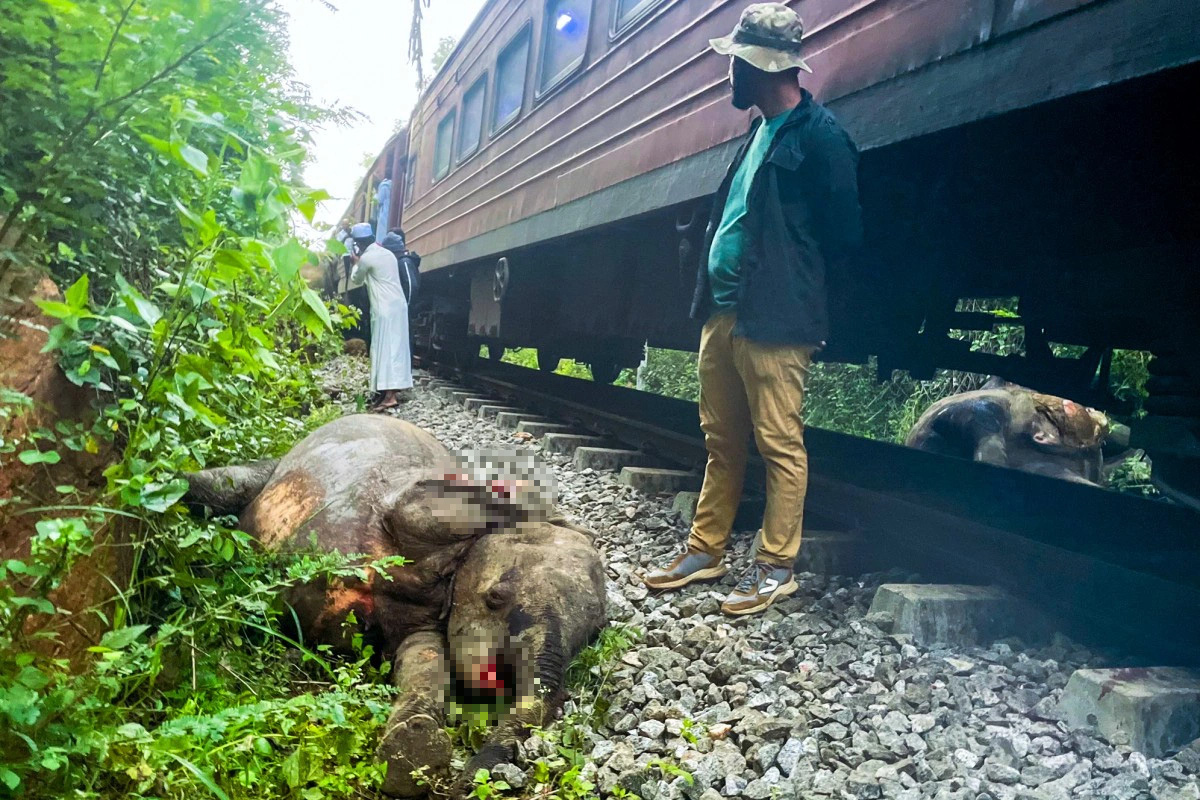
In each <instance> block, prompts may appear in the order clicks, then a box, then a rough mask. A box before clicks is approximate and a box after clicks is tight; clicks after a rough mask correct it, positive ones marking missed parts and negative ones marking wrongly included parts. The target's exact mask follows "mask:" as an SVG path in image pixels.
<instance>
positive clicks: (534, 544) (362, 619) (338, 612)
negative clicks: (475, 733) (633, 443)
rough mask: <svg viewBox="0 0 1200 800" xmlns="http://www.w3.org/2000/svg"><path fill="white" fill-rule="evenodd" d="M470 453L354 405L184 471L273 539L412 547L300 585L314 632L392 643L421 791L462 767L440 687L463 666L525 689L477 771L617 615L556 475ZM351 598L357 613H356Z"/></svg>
mask: <svg viewBox="0 0 1200 800" xmlns="http://www.w3.org/2000/svg"><path fill="white" fill-rule="evenodd" d="M460 467H461V465H460V464H459V463H458V462H457V461H456V459H455V458H454V457H453V456H452V455H451V454H450V453H449V451H447V450H446V449H445V448H444V447H443V446H442V445H441V443H439V442H438V441H437V440H436V439H435V438H433V437H432V436H430V435H429V434H428V433H426V432H425V431H422V430H421V429H419V428H417V427H415V426H413V425H410V424H409V423H406V422H403V421H401V420H397V419H394V418H392V417H386V416H377V415H355V416H349V417H343V418H341V419H338V420H335V421H333V422H330V423H328V424H326V425H324V426H322V427H321V428H319V429H317V430H316V431H314V432H313V433H312V434H310V435H309V436H308V437H306V438H305V439H304V440H302V441H301V442H299V443H298V444H297V445H296V446H295V447H293V448H292V450H291V451H289V452H288V453H287V455H285V456H284V457H283V458H281V459H279V460H277V461H274V460H273V461H263V462H258V463H254V464H249V465H245V466H233V467H223V468H219V469H211V470H205V471H203V472H199V473H195V474H192V475H188V476H187V477H188V480H189V482H190V488H189V491H188V494H187V495H186V497H185V501H186V502H188V503H189V505H191V506H192V507H193V508H196V507H200V506H202V507H206V508H208V509H210V510H212V511H214V512H215V513H218V514H224V515H227V514H236V515H238V516H239V520H240V526H241V527H242V529H243V530H245V531H246V532H248V533H250V534H252V535H253V536H254V537H255V538H257V539H258V541H259V542H261V543H262V544H263V545H264V546H265V547H267V548H270V549H273V550H281V551H296V550H305V549H309V548H310V547H312V545H313V544H314V543H315V545H316V547H317V548H318V549H319V550H324V551H334V552H341V553H346V554H364V555H367V556H369V557H372V558H381V557H387V556H395V555H399V556H404V557H405V558H406V559H408V560H409V562H410V563H408V564H405V565H404V566H398V567H392V568H389V569H388V570H387V575H380V574H373V575H371V577H370V579H369V580H367V581H359V580H357V579H348V580H344V581H337V582H335V583H327V582H323V581H322V582H314V583H311V584H307V585H304V586H301V587H298V588H296V589H294V590H293V591H292V592H291V594H290V595H289V597H288V602H289V603H290V605H291V606H292V607H293V609H295V612H296V618H297V619H298V621H299V626H300V633H301V634H302V635H303V637H304V640H305V641H306V642H309V643H314V644H329V645H331V646H333V647H334V648H335V649H339V650H342V651H346V650H348V649H349V643H350V639H351V636H352V635H353V634H355V633H361V634H362V635H363V636H364V640H365V641H367V642H369V643H371V644H372V645H373V646H374V647H375V649H376V651H377V652H380V653H384V654H389V655H390V656H391V657H393V659H394V662H393V663H394V670H393V674H394V675H395V678H396V680H397V684H398V686H399V687H400V689H401V692H402V694H401V696H400V698H399V699H398V701H397V703H396V706H395V708H394V709H393V712H392V716H391V719H390V720H389V722H388V725H387V730H386V733H385V736H384V740H383V741H382V743H381V744H380V750H379V752H380V756H381V757H383V758H385V759H386V760H387V761H388V764H389V767H388V777H387V782H386V785H385V791H388V792H389V793H392V794H402V795H415V794H419V793H422V792H423V789H421V788H420V787H418V786H417V785H416V783H415V782H414V781H413V780H412V778H411V777H410V772H411V770H412V769H414V768H418V767H422V766H423V767H427V768H428V772H429V774H430V775H431V776H432V775H437V773H439V772H442V771H444V770H445V769H446V768H447V767H448V766H449V763H450V742H449V739H448V738H447V737H446V734H445V732H444V730H443V728H442V723H443V709H442V702H443V700H444V698H445V690H446V688H447V685H448V683H450V681H451V668H452V669H453V672H454V674H456V675H457V676H458V677H459V678H460V679H461V680H462V682H463V683H464V684H465V685H466V686H467V687H468V688H470V689H473V690H477V691H490V692H497V691H504V692H506V693H509V694H511V696H512V699H513V711H512V712H511V713H510V714H509V715H508V718H507V719H505V720H504V721H503V722H502V723H501V724H500V725H499V726H498V727H497V729H496V731H495V732H494V733H493V735H492V736H491V737H490V738H489V740H488V742H487V744H486V746H485V747H484V748H483V749H482V750H481V751H480V753H479V754H478V755H477V756H476V757H475V758H474V759H473V760H472V761H471V763H470V764H468V766H467V769H466V770H465V771H464V773H463V775H464V776H471V775H473V774H474V772H475V770H476V769H478V768H479V767H490V766H493V765H495V764H497V763H499V762H500V761H504V760H508V759H510V758H512V757H513V755H514V749H515V745H516V742H517V740H518V738H519V737H520V736H521V735H522V734H523V731H524V730H525V729H526V728H527V727H528V726H530V725H535V726H536V725H542V724H544V722H546V721H547V719H548V715H550V714H552V713H553V712H554V711H555V710H556V709H555V704H556V701H557V700H558V699H559V693H560V692H561V689H562V685H563V670H564V665H565V664H566V663H567V662H568V661H569V660H570V659H571V658H572V657H574V655H575V654H576V653H577V652H578V651H579V650H580V649H581V648H582V647H583V646H584V644H586V643H587V641H588V640H589V639H590V638H591V637H592V636H593V635H594V634H595V633H596V632H597V631H598V630H599V629H600V627H602V626H603V625H604V622H605V618H604V607H603V598H604V577H603V570H602V563H601V560H600V556H599V554H598V553H597V552H596V551H595V549H594V548H593V547H592V545H591V541H590V539H589V537H588V536H586V535H584V534H583V533H581V532H580V531H579V530H578V529H573V528H570V527H568V526H567V524H566V523H565V522H564V521H563V520H561V519H560V518H558V517H556V516H555V513H554V507H553V503H552V495H551V492H550V491H549V486H548V482H547V481H545V480H539V481H520V480H513V479H511V476H510V477H509V478H508V479H500V478H495V477H494V476H489V477H481V476H480V475H479V474H476V475H472V474H470V473H468V472H466V471H464V470H462V469H460ZM481 471H482V472H486V470H481ZM509 472H511V470H510V471H509ZM489 534H494V535H489ZM351 611H353V612H354V616H355V619H356V620H357V621H358V624H357V627H356V628H350V627H348V626H346V625H345V624H344V623H345V621H346V618H347V615H348V614H349V613H350V612H351Z"/></svg>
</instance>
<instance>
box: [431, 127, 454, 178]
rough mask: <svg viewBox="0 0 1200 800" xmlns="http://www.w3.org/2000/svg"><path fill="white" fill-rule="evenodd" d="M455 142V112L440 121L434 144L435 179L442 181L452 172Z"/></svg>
mask: <svg viewBox="0 0 1200 800" xmlns="http://www.w3.org/2000/svg"><path fill="white" fill-rule="evenodd" d="M453 144H454V112H453V111H451V112H450V113H449V114H447V115H446V116H445V118H444V119H443V120H442V121H441V122H439V123H438V126H437V139H436V140H435V141H434V144H433V179H434V180H435V181H440V180H441V179H442V178H444V177H446V175H447V173H449V172H450V153H451V150H452V148H451V145H453Z"/></svg>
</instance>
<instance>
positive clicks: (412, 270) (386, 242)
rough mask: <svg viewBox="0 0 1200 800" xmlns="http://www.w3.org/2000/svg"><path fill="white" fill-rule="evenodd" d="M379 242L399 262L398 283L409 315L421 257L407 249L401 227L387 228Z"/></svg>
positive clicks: (415, 289) (418, 281) (418, 276)
mask: <svg viewBox="0 0 1200 800" xmlns="http://www.w3.org/2000/svg"><path fill="white" fill-rule="evenodd" d="M379 244H380V245H382V246H383V247H385V248H387V249H388V250H391V251H392V253H393V254H394V255H395V256H396V260H397V261H398V262H399V263H400V283H401V285H403V287H404V296H405V298H407V299H408V307H409V309H410V312H409V313H410V315H411V309H412V307H413V303H414V302H415V299H416V296H417V289H418V288H419V287H420V285H421V257H420V256H419V255H417V254H416V253H413V252H411V251H410V250H409V249H408V244H407V243H406V242H405V240H404V230H403V229H402V228H391V229H389V230H388V233H387V236H384V237H383V241H382V242H380V243H379Z"/></svg>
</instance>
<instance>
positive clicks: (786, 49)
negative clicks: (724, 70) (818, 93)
mask: <svg viewBox="0 0 1200 800" xmlns="http://www.w3.org/2000/svg"><path fill="white" fill-rule="evenodd" d="M803 35H804V23H803V22H802V21H801V20H800V15H799V14H797V13H796V12H795V11H793V10H792V9H790V8H788V7H787V6H786V5H784V4H783V3H755V4H754V5H752V6H748V7H747V8H746V10H745V11H743V12H742V18H741V19H740V20H738V24H737V27H736V28H734V29H733V33H731V34H730V35H729V36H724V37H722V38H720V39H710V40H709V42H708V43H709V44H710V45H711V46H712V49H713V50H716V51H717V52H718V53H720V54H721V55H723V56H737V57H738V58H740V59H742V60H744V61H748V62H750V63H751V64H753V65H754V66H756V67H758V68H759V69H761V70H765V71H766V72H783V71H784V70H785V69H791V68H792V67H799V68H800V69H802V70H804V71H805V72H812V69H810V68H809V66H808V64H805V63H804V59H803V58H801V57H800V39H801V37H802V36H803Z"/></svg>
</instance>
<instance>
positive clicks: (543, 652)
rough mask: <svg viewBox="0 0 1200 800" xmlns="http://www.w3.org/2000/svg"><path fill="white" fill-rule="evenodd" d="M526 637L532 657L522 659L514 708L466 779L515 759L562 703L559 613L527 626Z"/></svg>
mask: <svg viewBox="0 0 1200 800" xmlns="http://www.w3.org/2000/svg"><path fill="white" fill-rule="evenodd" d="M524 639H525V641H526V643H527V646H528V647H529V652H532V654H533V658H532V659H530V658H525V659H521V663H520V666H519V667H518V669H517V680H516V687H515V694H514V703H513V707H512V709H511V710H510V711H509V713H508V715H507V716H506V717H505V718H504V719H503V720H502V721H501V722H500V723H499V724H498V725H497V726H496V730H495V732H494V733H493V734H492V735H491V736H490V737H489V738H488V740H487V743H486V744H484V746H483V747H482V748H481V749H480V750H479V752H478V753H476V754H475V756H474V757H473V758H472V759H471V760H470V762H469V763H468V764H467V767H466V769H465V770H464V771H463V776H464V778H465V779H466V780H470V779H471V778H473V776H474V775H475V773H476V771H477V770H480V769H488V770H490V769H492V768H493V767H495V766H496V765H497V764H502V763H504V762H509V761H512V760H513V759H515V757H516V754H517V745H518V744H519V743H520V742H521V741H523V740H524V739H525V738H526V737H527V736H528V735H529V729H530V728H535V727H543V726H545V725H546V724H547V723H548V722H549V721H550V719H551V718H552V717H553V716H554V713H555V712H556V710H557V709H558V706H559V704H560V703H561V702H562V688H563V676H564V675H565V673H566V652H565V650H564V642H563V636H562V622H561V621H560V619H559V617H558V615H557V614H555V613H553V612H548V613H547V614H546V615H545V616H544V617H543V620H542V624H541V625H536V626H534V627H533V628H530V629H528V631H527V633H526V635H525V637H524Z"/></svg>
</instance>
